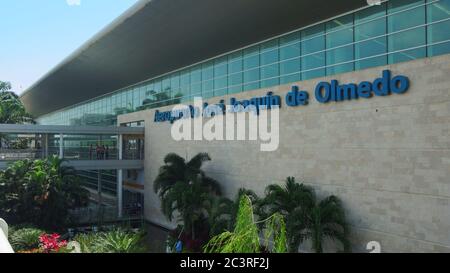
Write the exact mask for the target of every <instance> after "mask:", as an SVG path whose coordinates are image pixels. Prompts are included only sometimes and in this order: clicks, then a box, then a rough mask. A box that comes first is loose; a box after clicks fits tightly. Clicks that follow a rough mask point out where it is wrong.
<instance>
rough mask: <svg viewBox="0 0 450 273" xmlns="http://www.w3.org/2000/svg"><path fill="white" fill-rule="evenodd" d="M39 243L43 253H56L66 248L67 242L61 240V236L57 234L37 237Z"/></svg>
mask: <svg viewBox="0 0 450 273" xmlns="http://www.w3.org/2000/svg"><path fill="white" fill-rule="evenodd" d="M39 243H40V244H39V246H40V248H41V249H42V251H43V253H56V252H59V251H60V250H61V249H63V248H65V247H66V246H67V241H66V240H61V235H59V234H57V233H53V234H45V233H44V234H42V235H41V236H39ZM63 251H64V250H63Z"/></svg>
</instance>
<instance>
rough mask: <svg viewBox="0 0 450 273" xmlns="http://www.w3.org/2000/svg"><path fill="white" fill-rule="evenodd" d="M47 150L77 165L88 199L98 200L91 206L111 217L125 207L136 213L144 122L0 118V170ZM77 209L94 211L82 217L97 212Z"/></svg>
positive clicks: (140, 189)
mask: <svg viewBox="0 0 450 273" xmlns="http://www.w3.org/2000/svg"><path fill="white" fill-rule="evenodd" d="M49 156H57V157H59V158H61V159H63V160H64V162H63V164H64V165H65V166H69V167H73V168H74V169H75V170H76V171H77V173H78V176H79V177H80V179H81V180H82V184H83V185H84V186H85V187H86V188H87V189H88V190H89V191H90V193H91V200H92V201H93V202H94V203H96V204H98V205H100V206H94V211H97V210H98V208H99V207H102V211H104V210H108V211H111V212H112V213H110V214H111V215H112V217H111V219H123V217H127V215H128V214H130V213H128V211H131V212H133V215H138V216H139V217H140V215H141V213H142V211H141V210H142V208H143V204H142V202H143V201H141V200H140V199H142V198H141V196H142V194H143V187H144V178H143V173H144V171H143V169H144V164H143V161H144V128H143V127H97V126H54V125H31V124H27V125H16V124H0V170H4V169H6V168H7V167H8V165H9V164H11V163H12V162H15V161H18V160H25V159H29V160H35V159H44V158H47V157H49ZM130 185H131V186H130ZM130 187H131V188H130ZM136 188H137V189H138V190H136ZM136 207H137V208H139V210H140V211H139V214H136ZM88 210H90V211H91V210H92V208H88ZM79 214H80V215H83V216H86V215H93V216H92V217H88V218H89V219H86V221H87V222H89V221H92V219H97V218H98V216H97V214H98V213H97V212H94V213H91V212H90V213H86V212H85V211H80V212H79ZM116 217H118V218H116Z"/></svg>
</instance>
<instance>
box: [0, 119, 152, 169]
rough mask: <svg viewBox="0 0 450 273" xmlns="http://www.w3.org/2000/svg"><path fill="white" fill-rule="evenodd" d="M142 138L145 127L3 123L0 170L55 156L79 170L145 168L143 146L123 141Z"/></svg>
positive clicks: (0, 139) (0, 145) (0, 131)
mask: <svg viewBox="0 0 450 273" xmlns="http://www.w3.org/2000/svg"><path fill="white" fill-rule="evenodd" d="M143 135H144V128H143V127H97V126H52V125H16V124H0V169H5V168H6V167H7V166H8V164H9V163H10V162H14V161H17V160H23V159H41V158H45V157H48V156H52V155H53V156H55V155H56V156H58V157H59V158H61V159H64V160H65V162H64V164H66V165H67V166H71V167H74V168H75V169H77V170H119V169H142V168H143V163H142V162H143V145H142V147H135V148H134V149H130V147H124V145H123V139H124V137H125V138H127V139H128V138H130V137H133V136H135V137H139V136H142V138H141V139H142V141H143Z"/></svg>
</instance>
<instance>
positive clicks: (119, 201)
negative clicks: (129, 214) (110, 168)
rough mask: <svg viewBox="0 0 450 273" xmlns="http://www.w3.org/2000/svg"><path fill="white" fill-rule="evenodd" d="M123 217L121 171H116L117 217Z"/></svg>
mask: <svg viewBox="0 0 450 273" xmlns="http://www.w3.org/2000/svg"><path fill="white" fill-rule="evenodd" d="M122 216H123V170H117V217H119V218H122Z"/></svg>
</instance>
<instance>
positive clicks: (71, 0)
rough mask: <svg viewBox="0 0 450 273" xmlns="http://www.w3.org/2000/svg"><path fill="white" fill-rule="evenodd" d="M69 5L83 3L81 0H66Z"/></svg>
mask: <svg viewBox="0 0 450 273" xmlns="http://www.w3.org/2000/svg"><path fill="white" fill-rule="evenodd" d="M66 2H67V5H69V6H79V5H81V0H66Z"/></svg>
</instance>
